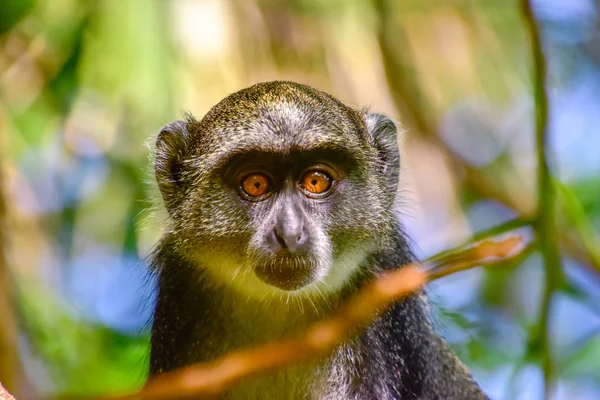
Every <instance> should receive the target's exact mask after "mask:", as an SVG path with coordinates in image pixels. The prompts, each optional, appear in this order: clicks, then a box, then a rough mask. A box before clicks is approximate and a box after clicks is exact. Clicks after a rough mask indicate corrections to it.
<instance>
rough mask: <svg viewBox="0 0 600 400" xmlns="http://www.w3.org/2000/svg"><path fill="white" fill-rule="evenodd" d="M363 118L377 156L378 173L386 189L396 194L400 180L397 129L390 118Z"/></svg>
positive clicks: (369, 115) (373, 115)
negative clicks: (384, 181) (386, 184)
mask: <svg viewBox="0 0 600 400" xmlns="http://www.w3.org/2000/svg"><path fill="white" fill-rule="evenodd" d="M364 118H365V124H366V126H367V132H368V135H369V140H370V141H371V144H372V145H373V146H374V147H375V149H377V154H378V156H379V165H380V169H379V171H380V172H381V174H382V175H383V176H384V177H385V178H386V180H387V183H388V188H389V189H390V190H391V191H392V193H396V190H397V189H398V179H399V178H400V150H399V149H398V127H397V126H396V123H394V121H393V120H392V119H391V118H389V117H387V116H385V115H382V114H366V115H365V117H364Z"/></svg>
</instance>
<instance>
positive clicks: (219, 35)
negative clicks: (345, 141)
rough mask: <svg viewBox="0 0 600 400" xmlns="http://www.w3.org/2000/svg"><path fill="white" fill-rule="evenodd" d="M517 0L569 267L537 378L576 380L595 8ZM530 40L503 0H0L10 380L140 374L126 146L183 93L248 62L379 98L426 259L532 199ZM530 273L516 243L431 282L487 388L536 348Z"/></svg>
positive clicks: (594, 342) (589, 341)
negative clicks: (525, 7)
mask: <svg viewBox="0 0 600 400" xmlns="http://www.w3.org/2000/svg"><path fill="white" fill-rule="evenodd" d="M534 5H535V6H536V7H535V10H536V13H537V15H538V19H539V20H540V22H541V24H542V36H543V39H544V44H545V51H546V55H547V61H548V66H549V69H550V85H551V90H550V94H551V99H550V100H551V125H550V133H551V147H552V150H553V155H554V157H553V159H552V160H551V162H552V167H553V172H554V175H555V178H556V180H557V182H556V187H557V189H556V194H557V196H558V203H559V205H558V207H559V209H558V210H557V216H558V220H559V229H560V243H561V250H562V251H563V253H562V257H563V260H564V261H565V271H566V273H567V277H568V280H567V282H566V285H565V287H564V288H561V289H560V290H559V291H558V292H559V293H558V294H559V295H557V296H555V301H554V303H553V307H554V309H553V314H552V320H551V332H552V337H551V340H552V343H553V346H552V347H553V349H552V350H553V353H552V358H553V361H554V362H555V364H556V376H555V377H554V378H555V380H556V383H557V387H558V389H557V395H556V398H569V397H573V396H574V395H576V397H577V398H582V399H585V398H594V397H595V396H598V395H600V365H598V360H600V341H599V337H600V336H599V335H598V332H599V329H600V309H599V307H598V306H597V304H600V294H599V291H598V285H599V284H600V258H598V249H600V242H599V241H598V237H597V232H598V228H599V227H600V201H598V199H600V174H599V171H600V161H599V160H600V158H599V157H598V156H597V150H596V149H597V148H598V146H600V137H599V136H598V134H597V131H595V129H597V128H596V127H597V126H598V123H600V120H599V118H598V113H597V111H595V110H597V109H598V107H600V95H599V94H600V66H599V59H600V58H599V57H598V54H599V52H598V49H599V48H600V45H599V43H600V41H599V38H600V33H599V31H600V29H599V28H598V27H599V26H600V24H599V23H598V21H599V19H598V16H597V15H598V11H599V10H598V8H597V5H595V4H593V2H589V1H584V0H576V1H575V0H574V1H573V2H569V5H567V4H566V3H561V2H559V1H551V0H538V1H536V2H535V3H534ZM530 59H531V56H530V54H529V46H528V40H527V36H526V33H525V29H524V26H523V20H522V16H521V14H520V11H519V7H518V4H517V2H516V1H509V0H503V1H494V2H491V1H490V2H472V1H467V0H464V1H460V0H456V1H445V0H436V1H434V0H432V1H427V2H423V1H419V0H409V1H402V2H400V1H391V0H353V1H339V0H338V1H325V0H293V1H286V2H279V1H275V0H265V1H257V0H227V1H225V0H222V1H220V0H176V1H171V2H166V1H161V0H127V1H119V0H102V1H93V0H56V1H52V2H36V1H33V0H26V1H18V0H3V1H2V2H0V132H1V133H6V136H7V137H8V141H7V144H6V146H5V149H6V151H5V154H3V163H2V167H3V169H4V175H6V179H5V182H6V185H7V189H8V197H7V199H6V200H7V204H8V216H7V218H8V221H7V226H8V227H9V230H8V232H7V236H8V237H10V248H9V266H10V272H11V274H12V276H13V277H14V281H15V282H16V287H17V288H18V290H17V291H16V296H17V299H16V301H15V303H16V304H17V305H18V309H17V310H16V311H17V314H18V316H19V320H20V321H21V329H22V332H23V334H24V335H23V338H24V340H23V342H22V343H20V344H19V349H20V352H21V354H22V358H23V363H24V366H25V367H26V370H27V372H28V375H29V376H28V377H27V378H28V379H29V380H30V381H31V382H33V383H34V384H35V387H36V388H37V390H39V391H41V392H46V393H49V394H67V393H68V394H82V395H83V394H100V393H112V392H117V391H123V390H134V389H136V388H138V387H140V385H142V384H143V380H144V377H145V368H146V363H145V357H146V354H147V347H148V336H147V330H146V329H145V326H146V325H145V323H146V322H147V320H148V318H149V317H150V315H149V310H150V309H151V304H152V296H151V294H149V292H150V291H151V290H152V281H151V280H149V278H148V277H146V276H145V275H144V274H143V273H140V270H143V268H142V267H141V265H140V264H141V262H140V260H141V259H142V258H143V256H144V255H145V254H147V253H148V251H149V249H150V248H151V246H152V244H153V243H154V242H155V240H156V238H157V237H158V235H159V234H160V229H159V226H158V225H159V224H157V223H156V222H154V221H155V220H156V219H154V218H151V217H152V216H153V214H154V213H155V209H154V208H153V207H151V203H152V201H153V200H152V199H153V198H154V197H156V195H155V194H154V193H153V192H152V189H150V188H151V186H152V185H149V184H148V182H151V181H152V176H151V174H149V173H148V167H147V164H148V148H147V147H145V146H144V145H143V144H144V143H146V142H148V143H149V144H150V147H151V140H150V141H148V138H150V137H151V136H152V134H153V132H156V131H157V130H158V129H159V128H160V127H161V126H162V125H164V124H166V123H168V122H170V121H172V120H175V119H178V118H180V117H181V114H182V111H183V110H190V111H193V112H194V113H195V114H198V115H202V114H203V113H205V112H206V111H207V110H208V109H209V107H210V106H211V105H213V104H215V103H216V102H217V101H218V100H220V99H221V98H223V97H224V96H225V95H226V94H228V93H230V92H233V91H235V90H238V89H240V88H242V87H245V86H248V85H250V84H252V83H254V82H257V81H263V80H274V79H292V80H297V81H301V82H304V83H308V84H311V85H313V86H316V87H319V88H321V89H323V90H326V91H328V92H330V93H332V94H334V95H336V96H337V97H339V98H341V99H342V100H344V101H345V102H347V103H348V104H350V105H352V106H357V107H358V106H363V105H371V106H372V108H373V109H375V110H377V111H380V112H386V113H388V114H390V115H394V116H395V117H397V118H398V119H399V120H400V121H402V123H403V124H404V125H406V126H407V128H408V133H407V134H406V140H405V144H404V147H405V148H404V151H403V163H404V165H407V166H408V167H407V168H405V171H404V176H405V177H404V179H403V186H404V187H405V189H404V191H403V196H405V197H406V201H405V205H406V210H403V212H404V214H405V216H406V218H405V223H406V224H407V227H408V230H409V232H410V233H411V236H413V238H414V240H415V242H416V243H418V244H419V246H420V249H419V252H420V255H421V256H423V257H425V256H428V255H431V254H434V253H435V252H437V251H440V250H443V249H445V248H450V247H453V246H454V245H456V244H458V243H459V242H461V241H462V240H466V239H468V238H469V237H470V236H471V235H472V234H474V233H476V232H479V231H483V230H486V229H489V228H490V227H493V226H495V225H497V224H500V223H502V222H505V221H508V220H510V219H512V218H514V217H515V216H517V215H522V216H526V217H531V216H532V214H533V212H534V208H535V201H536V194H535V193H536V192H535V179H534V178H535V147H534V140H533V129H532V127H533V118H532V100H531V95H530V93H531V82H530V81H531V78H530V76H531V75H530V68H531V62H530ZM156 213H158V214H160V212H159V211H156ZM519 232H521V233H522V234H524V235H531V234H532V233H531V230H529V229H521V230H520V231H519ZM595 255H596V258H594V257H595ZM544 278H545V275H544V266H543V265H542V261H541V257H539V254H538V253H537V252H536V253H534V254H532V255H531V256H530V257H528V258H527V259H526V260H525V261H523V262H522V263H513V264H511V265H507V266H506V267H505V268H504V269H501V270H500V269H494V270H490V271H486V270H475V271H469V272H464V273H460V274H457V275H456V276H453V277H448V278H446V279H444V280H443V281H442V282H436V283H435V284H433V285H432V287H431V294H432V298H433V299H434V302H435V303H436V304H437V305H438V309H439V320H440V321H439V322H440V329H441V330H443V332H444V333H445V335H446V336H447V337H448V339H449V340H450V341H451V342H452V344H453V346H454V347H455V349H456V350H457V351H458V353H459V354H460V356H461V357H462V358H463V359H464V360H465V361H466V362H467V364H468V365H469V367H471V368H472V369H473V371H474V373H475V375H476V377H477V378H478V380H479V381H480V382H482V384H483V386H484V387H485V388H486V390H488V392H489V393H490V395H491V396H492V398H517V397H511V396H512V394H514V393H518V394H519V395H520V396H521V397H518V398H523V399H527V398H535V397H536V396H538V395H539V393H540V392H541V389H540V385H536V384H535V383H531V382H534V381H536V380H535V377H536V376H538V375H539V369H537V368H538V367H537V365H538V363H539V361H540V360H539V354H535V352H536V351H537V352H539V351H544V349H541V350H540V349H539V348H537V349H536V350H535V351H534V350H533V348H534V347H535V346H532V343H531V341H530V339H531V337H533V336H535V334H536V332H535V331H536V323H537V321H538V317H539V315H538V314H539V309H540V304H541V302H542V287H543V281H544ZM140 304H142V305H140ZM143 304H146V305H145V306H143ZM531 366H533V367H534V368H530V367H531ZM1 373H2V371H0V374H1ZM536 374H537V375H536ZM0 376H1V375H0ZM538 380H539V379H538ZM574 388H576V389H574ZM561 396H562V397H561ZM586 396H587V397H586Z"/></svg>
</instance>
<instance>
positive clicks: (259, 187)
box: [242, 174, 271, 197]
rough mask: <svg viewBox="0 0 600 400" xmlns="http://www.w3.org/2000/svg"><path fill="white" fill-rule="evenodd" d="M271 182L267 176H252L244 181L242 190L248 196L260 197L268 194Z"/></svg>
mask: <svg viewBox="0 0 600 400" xmlns="http://www.w3.org/2000/svg"><path fill="white" fill-rule="evenodd" d="M270 186H271V180H270V179H269V177H268V176H267V175H265V174H250V175H248V176H246V177H245V178H244V179H243V180H242V189H244V192H246V194H247V195H248V196H252V197H259V196H262V195H263V194H265V193H267V191H268V190H269V187H270Z"/></svg>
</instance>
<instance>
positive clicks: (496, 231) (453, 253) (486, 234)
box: [427, 218, 533, 264]
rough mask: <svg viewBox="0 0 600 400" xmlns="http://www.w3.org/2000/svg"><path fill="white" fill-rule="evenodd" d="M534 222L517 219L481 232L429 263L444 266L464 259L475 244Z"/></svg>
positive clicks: (439, 254)
mask: <svg viewBox="0 0 600 400" xmlns="http://www.w3.org/2000/svg"><path fill="white" fill-rule="evenodd" d="M532 222H533V221H532V220H530V219H526V218H515V219H512V220H510V221H507V222H504V223H502V224H500V225H496V226H494V227H492V228H489V229H486V230H484V231H481V232H477V233H476V234H475V235H473V236H472V237H471V238H470V239H469V240H468V241H466V242H465V243H463V244H461V245H459V246H457V247H455V248H453V249H450V250H445V251H442V252H440V253H438V254H436V255H434V256H432V257H430V258H429V259H428V260H427V262H429V263H436V264H444V263H447V262H449V261H450V260H452V259H455V258H457V257H458V258H460V257H464V251H465V248H467V247H472V246H473V244H474V243H477V242H479V241H481V240H485V239H489V238H492V237H497V236H498V235H500V234H504V233H507V232H510V231H513V230H515V229H518V228H522V227H525V226H529V225H531V224H532Z"/></svg>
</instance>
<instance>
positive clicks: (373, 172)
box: [156, 85, 398, 296]
mask: <svg viewBox="0 0 600 400" xmlns="http://www.w3.org/2000/svg"><path fill="white" fill-rule="evenodd" d="M257 86H259V85H257ZM253 88H255V87H252V88H250V89H246V91H248V90H252V89H253ZM259 89H261V91H260V93H258V94H257V93H254V92H252V91H251V92H250V93H246V94H245V96H243V95H240V94H239V93H243V91H242V92H239V93H237V94H234V95H232V96H230V97H229V98H228V99H226V100H224V103H225V104H222V103H223V102H222V103H220V104H219V105H217V106H216V107H215V108H213V110H211V112H209V114H208V115H207V116H206V117H205V118H204V119H203V120H202V121H200V122H196V121H194V120H189V121H187V122H186V123H184V122H180V123H176V124H172V125H170V126H168V127H166V128H165V129H164V130H163V131H162V132H161V135H160V136H159V139H158V142H157V164H156V165H157V169H156V176H157V180H158V182H159V186H160V188H161V192H162V194H163V198H164V200H165V204H166V206H167V209H168V210H169V214H170V220H171V233H170V235H171V236H172V242H173V243H174V246H175V247H176V250H177V251H179V252H180V253H181V254H182V255H183V256H185V257H187V258H188V259H189V260H191V261H192V262H193V263H194V264H197V265H198V267H199V268H205V269H206V270H207V272H209V273H210V274H211V275H212V276H213V277H215V278H216V279H215V281H217V282H220V283H222V284H225V285H230V286H232V287H235V288H237V289H239V290H240V291H243V292H245V293H247V294H249V295H258V296H264V295H265V294H269V293H272V294H276V293H280V294H286V295H289V294H299V295H302V294H303V293H311V292H320V293H323V292H327V291H335V292H337V291H339V288H340V286H342V285H344V284H345V283H347V282H348V281H349V280H350V279H351V276H352V275H353V274H355V273H358V272H359V271H360V267H361V264H363V263H364V262H365V260H366V259H367V257H368V256H369V255H370V254H372V253H373V251H374V250H376V249H377V248H378V247H379V246H380V245H381V244H382V243H383V242H384V241H385V240H386V238H387V235H388V234H389V232H390V229H391V226H392V224H391V221H392V220H393V214H392V210H391V205H392V203H393V198H394V197H395V190H396V186H395V185H393V187H389V178H390V177H388V176H386V175H388V174H391V175H392V177H391V178H392V179H397V173H398V171H397V169H398V166H397V165H396V164H397V163H398V159H397V156H394V153H390V152H389V151H387V150H388V149H386V148H383V147H382V146H378V143H380V142H381V140H382V137H378V136H377V127H378V126H379V127H380V128H381V124H382V123H385V124H386V126H385V128H386V129H388V130H389V128H390V126H391V127H393V123H392V124H391V125H390V124H387V122H388V121H389V120H388V119H385V120H382V118H384V117H381V116H370V115H365V114H361V113H359V112H356V111H354V110H352V109H349V108H347V107H345V106H343V105H342V104H341V103H338V102H336V101H335V100H334V99H332V98H330V97H328V96H327V95H325V94H323V93H322V92H317V91H314V90H313V89H310V88H309V89H310V90H307V89H306V88H305V87H296V86H291V87H287V86H278V87H277V88H276V93H270V92H269V90H265V88H259ZM266 89H269V88H266ZM255 92H256V89H255ZM251 95H254V96H255V97H253V98H251V99H250V100H248V96H251ZM275 95H276V96H275ZM249 101H250V103H249ZM227 108H233V110H232V111H228V109H227ZM235 110H237V111H238V112H237V113H236V112H234V111H235ZM380 130H381V129H380ZM389 133H390V135H393V137H392V138H391V139H390V140H393V143H392V145H391V146H392V150H393V149H395V150H396V152H397V147H396V146H397V145H396V138H395V128H393V132H389ZM387 139H389V138H387ZM382 143H383V145H388V144H389V143H390V142H389V140H388V142H385V141H384V142H382ZM380 144H381V143H380ZM390 160H391V161H390ZM391 168H395V169H394V170H392V169H391Z"/></svg>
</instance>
